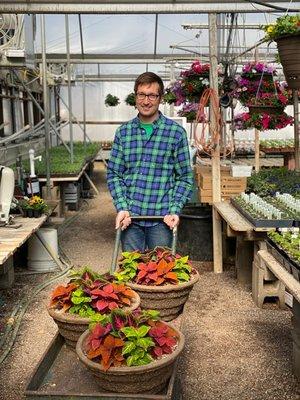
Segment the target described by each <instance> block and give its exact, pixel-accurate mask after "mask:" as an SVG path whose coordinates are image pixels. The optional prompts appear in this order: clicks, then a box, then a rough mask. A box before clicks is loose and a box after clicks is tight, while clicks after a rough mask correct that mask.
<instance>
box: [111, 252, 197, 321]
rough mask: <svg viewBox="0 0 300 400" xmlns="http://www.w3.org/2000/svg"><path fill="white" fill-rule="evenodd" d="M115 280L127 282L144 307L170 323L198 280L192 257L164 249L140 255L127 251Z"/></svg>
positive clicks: (123, 255)
mask: <svg viewBox="0 0 300 400" xmlns="http://www.w3.org/2000/svg"><path fill="white" fill-rule="evenodd" d="M114 275H115V277H116V279H117V280H118V281H119V282H125V283H126V284H127V285H128V286H130V287H131V288H132V289H133V290H134V291H136V292H137V293H138V294H139V296H140V298H141V307H142V308H144V309H155V310H158V311H159V312H160V315H161V318H162V319H163V320H165V321H170V320H172V319H174V318H176V317H177V316H178V315H179V314H180V313H181V312H182V310H183V306H184V304H185V302H186V301H187V299H188V297H189V294H190V291H191V290H192V288H193V286H194V284H195V283H196V282H197V281H198V279H199V274H198V272H197V270H196V269H195V268H193V267H192V266H191V263H190V261H189V257H188V256H185V257H181V256H180V255H179V254H176V255H173V254H172V253H171V250H170V249H168V248H165V247H156V248H155V249H153V250H150V251H146V252H144V253H140V252H137V251H136V252H124V253H122V258H121V260H120V261H119V266H118V270H117V271H116V272H115V274H114Z"/></svg>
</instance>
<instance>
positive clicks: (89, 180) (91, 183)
mask: <svg viewBox="0 0 300 400" xmlns="http://www.w3.org/2000/svg"><path fill="white" fill-rule="evenodd" d="M83 175H84V176H85V177H86V179H87V181H88V182H89V184H90V185H91V186H92V188H93V189H94V192H95V193H96V194H100V193H99V190H98V189H97V188H96V186H95V185H94V182H93V181H92V180H91V178H90V177H89V176H88V174H87V173H86V172H85V171H84V172H83Z"/></svg>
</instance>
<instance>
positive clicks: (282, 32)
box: [262, 14, 300, 41]
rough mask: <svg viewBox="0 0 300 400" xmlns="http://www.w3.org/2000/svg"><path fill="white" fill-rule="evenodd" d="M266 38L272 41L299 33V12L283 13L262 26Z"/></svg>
mask: <svg viewBox="0 0 300 400" xmlns="http://www.w3.org/2000/svg"><path fill="white" fill-rule="evenodd" d="M262 29H263V30H264V31H265V37H266V39H268V40H270V41H272V40H276V39H279V38H281V37H284V36H295V35H299V34H300V14H297V15H289V14H287V15H284V16H282V17H279V18H277V20H276V22H275V23H272V24H268V25H265V26H263V27H262Z"/></svg>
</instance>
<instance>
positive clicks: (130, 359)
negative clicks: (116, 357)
mask: <svg viewBox="0 0 300 400" xmlns="http://www.w3.org/2000/svg"><path fill="white" fill-rule="evenodd" d="M134 362H135V358H134V357H133V356H129V357H128V358H126V364H127V365H128V367H132V366H133V365H134Z"/></svg>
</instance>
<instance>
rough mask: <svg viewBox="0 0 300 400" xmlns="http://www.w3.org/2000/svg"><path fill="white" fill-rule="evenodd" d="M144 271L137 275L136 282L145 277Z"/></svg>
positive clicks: (145, 272)
mask: <svg viewBox="0 0 300 400" xmlns="http://www.w3.org/2000/svg"><path fill="white" fill-rule="evenodd" d="M147 273H148V272H147V271H146V270H141V271H140V272H139V273H138V275H137V282H140V281H141V280H142V279H143V278H144V277H145V276H146V275H147Z"/></svg>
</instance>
